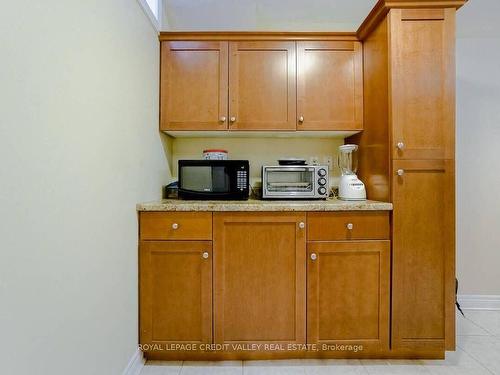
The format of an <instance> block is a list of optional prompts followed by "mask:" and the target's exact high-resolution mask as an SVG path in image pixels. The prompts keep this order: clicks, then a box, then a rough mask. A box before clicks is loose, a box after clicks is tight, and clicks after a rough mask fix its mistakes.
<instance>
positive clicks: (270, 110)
mask: <svg viewBox="0 0 500 375" xmlns="http://www.w3.org/2000/svg"><path fill="white" fill-rule="evenodd" d="M229 51H230V55H229V121H230V122H229V127H230V129H231V130H295V123H296V120H295V115H296V89H295V43H294V42H279V41H277V42H271V41H260V42H230V43H229Z"/></svg>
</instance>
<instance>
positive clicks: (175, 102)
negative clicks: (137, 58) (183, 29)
mask: <svg viewBox="0 0 500 375" xmlns="http://www.w3.org/2000/svg"><path fill="white" fill-rule="evenodd" d="M227 81H228V42H209V41H206V42H193V41H183V42H180V41H179V42H178V41H175V42H162V43H161V82H160V129H161V130H225V129H227V106H228V85H227Z"/></svg>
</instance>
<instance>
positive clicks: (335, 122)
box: [297, 41, 363, 130]
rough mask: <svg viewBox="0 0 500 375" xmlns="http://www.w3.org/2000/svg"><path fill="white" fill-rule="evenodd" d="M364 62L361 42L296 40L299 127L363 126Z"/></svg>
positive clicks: (326, 128)
mask: <svg viewBox="0 0 500 375" xmlns="http://www.w3.org/2000/svg"><path fill="white" fill-rule="evenodd" d="M362 64H363V52H362V46H361V43H360V42H355V41H299V42H297V99H298V100H297V118H298V124H297V130H362V129H363V65H362Z"/></svg>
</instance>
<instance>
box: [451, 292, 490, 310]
mask: <svg viewBox="0 0 500 375" xmlns="http://www.w3.org/2000/svg"><path fill="white" fill-rule="evenodd" d="M458 303H459V304H460V307H462V309H466V310H500V295H480V294H459V295H458Z"/></svg>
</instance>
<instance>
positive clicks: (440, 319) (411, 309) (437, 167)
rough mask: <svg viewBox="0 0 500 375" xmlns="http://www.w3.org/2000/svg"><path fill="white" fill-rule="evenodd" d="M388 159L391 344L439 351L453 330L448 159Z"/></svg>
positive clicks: (452, 234) (451, 202)
mask: <svg viewBox="0 0 500 375" xmlns="http://www.w3.org/2000/svg"><path fill="white" fill-rule="evenodd" d="M393 163H394V165H393V167H394V176H393V202H394V216H393V230H392V231H393V234H392V236H393V285H394V287H393V297H392V298H393V300H392V303H393V339H394V345H396V346H398V347H427V348H432V347H437V348H441V349H442V348H444V344H445V337H447V336H450V335H453V336H454V332H455V330H454V328H455V327H454V320H450V319H445V317H446V316H449V315H450V314H452V315H454V314H455V313H454V307H455V306H454V301H455V290H454V283H453V282H450V281H452V280H454V277H455V276H454V275H455V256H454V252H455V228H454V220H455V209H454V199H455V197H454V192H455V185H454V162H453V161H452V160H395V161H394V162H393Z"/></svg>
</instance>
